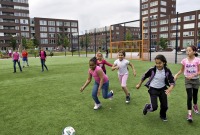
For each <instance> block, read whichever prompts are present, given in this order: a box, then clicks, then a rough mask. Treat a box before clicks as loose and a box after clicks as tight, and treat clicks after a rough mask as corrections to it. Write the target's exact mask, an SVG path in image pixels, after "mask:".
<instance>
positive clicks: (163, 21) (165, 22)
mask: <svg viewBox="0 0 200 135" xmlns="http://www.w3.org/2000/svg"><path fill="white" fill-rule="evenodd" d="M162 24H168V20H167V19H166V20H160V25H162Z"/></svg>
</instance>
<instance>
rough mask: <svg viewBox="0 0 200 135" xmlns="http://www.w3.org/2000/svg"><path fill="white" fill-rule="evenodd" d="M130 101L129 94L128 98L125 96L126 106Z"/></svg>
mask: <svg viewBox="0 0 200 135" xmlns="http://www.w3.org/2000/svg"><path fill="white" fill-rule="evenodd" d="M130 100H131V98H130V93H128V96H126V103H127V104H128V103H130Z"/></svg>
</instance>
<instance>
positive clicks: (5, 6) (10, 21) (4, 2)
mask: <svg viewBox="0 0 200 135" xmlns="http://www.w3.org/2000/svg"><path fill="white" fill-rule="evenodd" d="M29 24H30V21H29V4H28V0H1V1H0V47H1V50H5V49H6V47H8V46H9V44H10V39H11V37H15V38H16V39H17V43H19V42H20V41H21V39H22V37H27V38H30V29H29Z"/></svg>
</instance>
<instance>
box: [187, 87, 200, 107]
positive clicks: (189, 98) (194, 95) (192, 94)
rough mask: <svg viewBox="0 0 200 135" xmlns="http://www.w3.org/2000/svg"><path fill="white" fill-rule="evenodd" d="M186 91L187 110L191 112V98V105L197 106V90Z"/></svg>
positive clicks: (189, 89) (188, 89)
mask: <svg viewBox="0 0 200 135" xmlns="http://www.w3.org/2000/svg"><path fill="white" fill-rule="evenodd" d="M186 91H187V108H188V110H192V98H193V104H197V95H198V89H194V88H187V89H186Z"/></svg>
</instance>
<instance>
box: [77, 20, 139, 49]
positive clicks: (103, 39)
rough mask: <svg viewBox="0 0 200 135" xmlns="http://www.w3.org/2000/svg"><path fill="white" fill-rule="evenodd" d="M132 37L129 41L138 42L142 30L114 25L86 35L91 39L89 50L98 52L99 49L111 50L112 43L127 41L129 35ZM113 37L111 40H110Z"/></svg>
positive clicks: (81, 38) (92, 30) (88, 32)
mask: <svg viewBox="0 0 200 135" xmlns="http://www.w3.org/2000/svg"><path fill="white" fill-rule="evenodd" d="M128 33H129V35H131V37H129V38H130V39H129V40H138V39H139V38H140V28H139V26H138V27H134V26H125V25H124V23H122V24H113V25H111V26H105V27H102V28H95V29H90V30H88V31H86V33H85V34H87V36H88V37H89V40H88V41H87V42H88V43H87V45H88V49H89V50H95V47H96V50H98V49H102V50H105V49H109V46H110V41H111V42H117V41H125V40H128V39H127V35H128ZM84 36H85V35H81V36H80V38H79V40H80V41H79V42H84V41H81V40H83V39H84ZM110 36H111V39H110Z"/></svg>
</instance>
